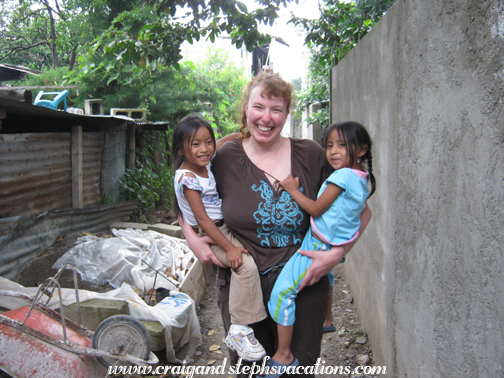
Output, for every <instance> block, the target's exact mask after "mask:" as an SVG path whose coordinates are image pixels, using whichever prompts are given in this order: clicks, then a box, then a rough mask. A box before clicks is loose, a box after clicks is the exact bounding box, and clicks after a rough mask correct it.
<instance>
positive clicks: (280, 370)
mask: <svg viewBox="0 0 504 378" xmlns="http://www.w3.org/2000/svg"><path fill="white" fill-rule="evenodd" d="M291 366H292V367H296V366H299V361H298V359H297V358H294V361H292V362H291V363H290V364H289V365H284V364H281V363H280V362H277V361H275V360H274V359H272V358H270V359H269V360H268V362H267V363H266V366H265V369H267V370H266V374H264V375H261V374H258V375H257V376H256V378H280V377H281V376H282V375H283V374H284V373H285V372H286V371H287V369H288V368H289V367H291ZM272 368H274V371H272V373H274V374H270V370H273V369H272Z"/></svg>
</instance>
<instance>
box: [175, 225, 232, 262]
mask: <svg viewBox="0 0 504 378" xmlns="http://www.w3.org/2000/svg"><path fill="white" fill-rule="evenodd" d="M179 224H180V227H181V228H182V232H183V233H184V236H185V238H186V240H187V245H188V246H189V248H190V249H191V251H193V253H194V254H195V255H196V257H197V258H198V260H199V261H201V263H202V264H212V263H213V264H215V265H217V266H220V267H221V268H227V266H226V265H224V264H223V263H221V262H220V261H219V259H218V258H217V256H215V253H214V252H213V251H212V249H211V248H210V244H215V243H214V242H213V240H212V239H210V238H209V237H208V236H198V235H197V234H196V232H194V229H193V228H192V227H191V226H190V225H189V224H188V223H186V222H184V217H183V216H182V215H180V216H179Z"/></svg>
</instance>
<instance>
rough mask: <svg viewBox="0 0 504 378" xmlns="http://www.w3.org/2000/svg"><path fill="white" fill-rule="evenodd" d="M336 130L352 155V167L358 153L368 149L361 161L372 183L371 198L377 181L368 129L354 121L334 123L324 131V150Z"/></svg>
mask: <svg viewBox="0 0 504 378" xmlns="http://www.w3.org/2000/svg"><path fill="white" fill-rule="evenodd" d="M334 130H337V131H338V133H339V135H340V138H341V139H342V140H343V142H344V143H345V145H346V148H347V151H348V154H349V155H350V165H351V166H353V165H354V164H355V161H356V160H357V153H358V152H359V151H360V150H361V149H362V148H366V153H365V154H364V155H363V156H361V158H360V159H361V163H365V165H366V169H367V171H368V173H369V182H370V183H371V191H370V192H369V197H371V196H372V195H373V193H374V192H375V190H376V180H375V177H374V175H373V156H372V154H371V145H372V144H373V143H372V141H371V138H370V137H369V134H368V132H367V130H366V128H365V127H364V126H362V125H361V124H360V123H357V122H353V121H345V122H338V123H333V124H332V125H330V126H328V127H327V129H325V130H324V142H323V145H324V148H327V138H328V136H329V135H330V134H331V133H332V132H333V131H334Z"/></svg>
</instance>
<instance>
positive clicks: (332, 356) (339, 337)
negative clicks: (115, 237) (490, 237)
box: [17, 233, 377, 378]
mask: <svg viewBox="0 0 504 378" xmlns="http://www.w3.org/2000/svg"><path fill="white" fill-rule="evenodd" d="M79 236H82V234H81V233H73V234H68V235H62V236H61V237H59V238H58V240H57V243H56V244H55V245H54V246H53V247H51V248H49V249H48V250H47V251H45V252H43V253H42V254H41V256H40V257H38V258H36V259H32V260H31V261H29V262H28V263H27V264H26V265H25V266H24V268H23V269H22V270H21V272H20V274H19V276H18V279H17V281H18V282H19V283H20V284H22V285H24V286H37V285H38V284H40V283H42V282H43V281H44V280H45V279H46V278H48V277H51V276H53V275H54V274H55V273H56V271H55V270H52V269H51V266H52V265H53V264H54V262H55V261H56V260H57V259H58V258H59V257H60V256H61V255H62V254H64V253H65V252H66V251H68V250H69V249H70V248H72V247H73V246H74V245H75V240H76V239H77V237H79ZM97 236H101V235H97ZM334 273H335V280H334V287H333V304H332V315H333V324H334V326H335V327H336V332H333V333H327V334H325V335H324V337H323V341H322V353H321V359H322V360H323V361H322V366H324V368H326V369H327V368H328V367H333V369H338V368H339V367H342V368H344V367H349V368H352V369H353V368H355V367H357V366H364V365H368V366H372V364H373V355H372V350H371V345H370V344H369V340H368V338H367V335H366V333H365V332H364V331H363V330H362V329H361V325H360V322H359V317H358V314H357V311H356V308H355V306H354V303H353V298H352V294H351V291H350V288H349V287H348V285H347V284H346V283H345V281H344V280H343V278H342V274H341V268H340V267H336V268H335V272H334ZM60 284H61V285H62V287H73V277H72V276H71V274H70V272H69V271H65V272H64V274H63V275H62V276H61V278H60ZM79 288H80V289H85V290H94V291H99V292H105V291H108V290H110V289H112V287H111V286H110V285H104V286H97V285H95V284H92V283H89V282H85V281H82V280H80V278H79ZM197 314H198V318H199V321H200V326H201V332H202V339H203V343H202V344H201V345H200V346H199V347H198V348H197V350H196V353H195V355H194V356H193V361H190V362H189V364H190V365H195V366H215V367H217V366H221V365H222V364H223V363H225V362H227V365H226V367H225V369H224V372H225V374H212V375H208V377H215V378H221V377H223V378H227V377H231V376H232V375H231V374H229V361H228V360H226V358H227V350H226V347H225V344H224V337H225V335H224V330H223V327H222V323H221V319H220V315H219V310H218V308H217V303H216V298H215V285H214V284H213V283H212V284H211V285H209V286H208V287H207V290H206V293H205V297H204V299H203V300H202V301H201V303H200V305H199V308H198V309H197ZM162 353H163V352H161V355H160V361H161V362H162V360H163V357H162ZM326 373H327V371H326ZM182 376H183V375H180V376H179V375H166V376H165V377H173V378H182ZM195 376H198V377H205V375H201V374H198V375H195ZM376 376H377V375H366V374H344V373H343V374H341V373H339V372H337V371H336V370H335V372H334V373H332V374H317V375H316V377H317V378H322V377H324V378H331V377H334V378H336V377H355V378H357V377H360V378H374V377H376Z"/></svg>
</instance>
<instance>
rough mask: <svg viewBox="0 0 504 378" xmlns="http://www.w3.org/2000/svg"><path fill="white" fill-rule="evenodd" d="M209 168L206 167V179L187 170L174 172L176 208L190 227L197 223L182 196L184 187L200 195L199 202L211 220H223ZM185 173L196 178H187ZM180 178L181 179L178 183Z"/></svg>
mask: <svg viewBox="0 0 504 378" xmlns="http://www.w3.org/2000/svg"><path fill="white" fill-rule="evenodd" d="M210 166H211V164H208V165H207V166H206V169H207V172H208V178H204V177H201V176H198V175H197V174H196V173H194V172H192V171H189V170H187V169H177V170H176V171H175V179H174V188H175V195H176V197H177V202H178V206H179V208H180V211H182V214H184V219H185V221H186V222H187V223H189V224H190V225H191V226H197V225H198V222H196V219H195V218H194V214H193V212H192V210H191V206H189V202H187V198H186V197H185V196H184V189H183V186H184V185H185V186H186V187H187V188H188V189H191V190H197V191H199V192H200V193H201V201H202V202H203V206H204V207H205V210H206V212H207V214H208V217H209V218H210V219H211V220H213V221H216V220H219V219H222V218H223V215H222V204H221V200H220V198H219V193H217V184H216V183H215V178H214V175H213V173H212V171H211V170H210ZM187 172H191V173H192V174H193V175H194V176H196V177H188V176H187V175H186V173H187ZM180 177H182V179H181V180H180V182H179V179H180Z"/></svg>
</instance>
